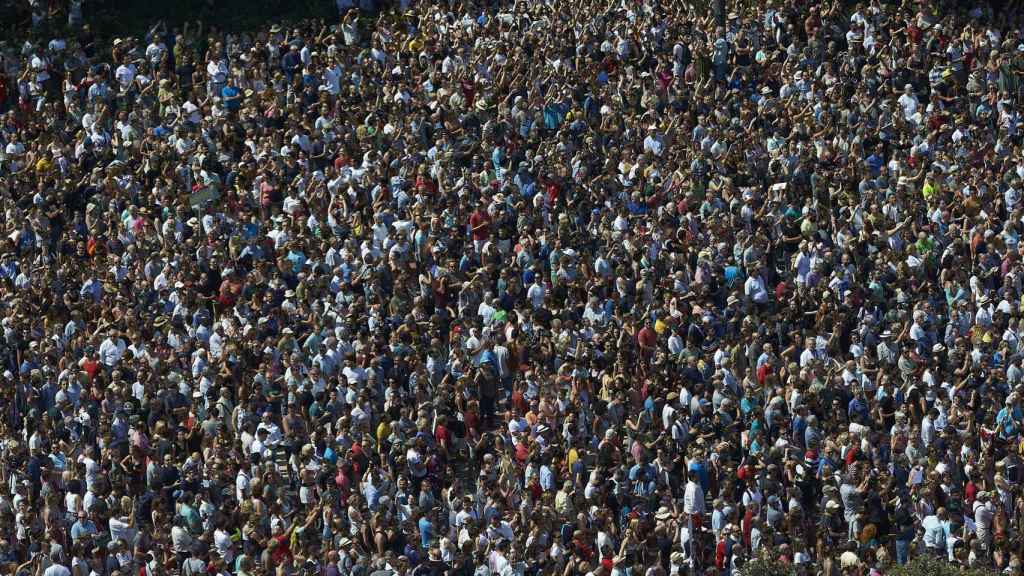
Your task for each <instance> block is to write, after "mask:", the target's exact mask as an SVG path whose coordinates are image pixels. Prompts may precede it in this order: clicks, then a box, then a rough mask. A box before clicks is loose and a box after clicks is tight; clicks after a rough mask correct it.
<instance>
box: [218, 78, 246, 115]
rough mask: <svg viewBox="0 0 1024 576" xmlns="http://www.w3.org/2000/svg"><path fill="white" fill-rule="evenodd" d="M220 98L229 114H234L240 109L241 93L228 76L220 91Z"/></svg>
mask: <svg viewBox="0 0 1024 576" xmlns="http://www.w3.org/2000/svg"><path fill="white" fill-rule="evenodd" d="M220 98H221V100H222V101H223V102H224V107H225V108H227V109H228V111H229V112H235V111H237V110H238V109H239V108H241V107H242V91H241V90H239V89H238V86H235V82H234V81H233V80H232V79H231V77H230V76H228V82H227V84H225V85H224V87H223V88H221V89H220Z"/></svg>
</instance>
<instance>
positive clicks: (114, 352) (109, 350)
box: [100, 329, 128, 368]
mask: <svg viewBox="0 0 1024 576" xmlns="http://www.w3.org/2000/svg"><path fill="white" fill-rule="evenodd" d="M127 349H128V345H127V344H125V342H124V340H123V339H122V338H121V332H120V331H119V330H116V329H115V330H114V331H113V332H111V333H110V336H108V337H107V339H106V340H104V341H103V343H101V344H100V362H102V363H103V365H104V366H107V367H108V368H113V367H114V366H116V365H117V363H118V362H120V361H121V357H122V356H124V353H125V350H127Z"/></svg>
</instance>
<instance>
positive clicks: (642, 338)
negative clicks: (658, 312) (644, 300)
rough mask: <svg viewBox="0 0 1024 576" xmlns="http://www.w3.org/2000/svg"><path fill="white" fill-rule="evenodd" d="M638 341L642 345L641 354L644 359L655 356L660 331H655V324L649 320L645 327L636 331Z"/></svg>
mask: <svg viewBox="0 0 1024 576" xmlns="http://www.w3.org/2000/svg"><path fill="white" fill-rule="evenodd" d="M636 343H637V344H638V345H639V346H640V354H641V356H643V358H644V360H650V359H651V358H653V357H654V351H655V347H656V346H657V344H658V333H657V332H655V331H654V324H653V323H652V322H651V321H650V320H647V321H646V322H644V327H643V328H641V329H640V331H639V332H637V333H636Z"/></svg>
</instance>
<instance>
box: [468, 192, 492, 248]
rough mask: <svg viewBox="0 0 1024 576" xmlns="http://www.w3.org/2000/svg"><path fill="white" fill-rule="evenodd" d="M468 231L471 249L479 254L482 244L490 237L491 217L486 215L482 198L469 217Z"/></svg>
mask: <svg viewBox="0 0 1024 576" xmlns="http://www.w3.org/2000/svg"><path fill="white" fill-rule="evenodd" d="M469 231H470V234H471V235H472V236H473V249H474V250H476V252H477V254H479V253H480V250H481V249H482V248H483V245H484V242H485V241H486V240H487V238H489V237H490V235H491V217H490V216H489V215H488V214H487V209H486V206H485V205H484V200H483V199H482V198H481V199H480V201H479V202H478V203H477V206H476V210H475V211H474V212H473V213H472V214H470V215H469Z"/></svg>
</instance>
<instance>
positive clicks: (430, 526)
mask: <svg viewBox="0 0 1024 576" xmlns="http://www.w3.org/2000/svg"><path fill="white" fill-rule="evenodd" d="M416 526H417V528H418V529H419V531H420V546H422V547H423V549H424V550H427V549H429V548H430V541H431V540H432V539H433V538H434V523H433V522H431V520H430V514H429V512H423V514H422V515H421V516H420V519H419V521H418V522H417V523H416Z"/></svg>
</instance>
